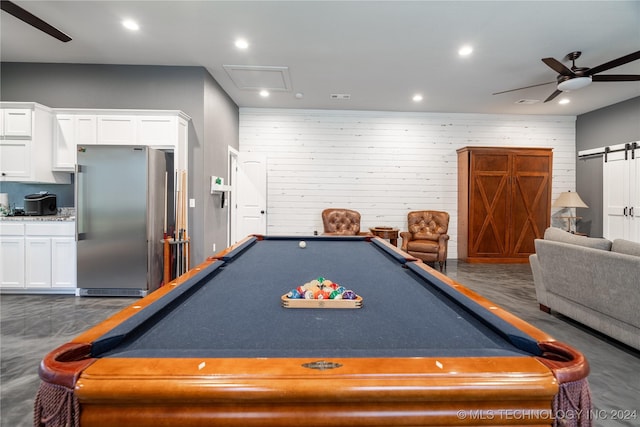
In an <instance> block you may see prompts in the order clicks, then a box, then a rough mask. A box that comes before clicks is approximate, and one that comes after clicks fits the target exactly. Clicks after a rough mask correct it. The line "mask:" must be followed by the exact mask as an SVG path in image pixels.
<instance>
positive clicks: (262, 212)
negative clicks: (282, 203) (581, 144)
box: [260, 208, 626, 215]
mask: <svg viewBox="0 0 640 427" xmlns="http://www.w3.org/2000/svg"><path fill="white" fill-rule="evenodd" d="M625 209H626V208H625ZM260 213H261V214H262V215H264V211H260Z"/></svg>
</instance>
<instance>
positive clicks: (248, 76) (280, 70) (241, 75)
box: [222, 65, 291, 92]
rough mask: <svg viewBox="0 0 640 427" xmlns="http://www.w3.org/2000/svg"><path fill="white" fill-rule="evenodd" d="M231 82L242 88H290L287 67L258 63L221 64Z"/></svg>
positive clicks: (276, 89)
mask: <svg viewBox="0 0 640 427" xmlns="http://www.w3.org/2000/svg"><path fill="white" fill-rule="evenodd" d="M222 67H223V68H224V69H225V71H226V72H227V74H229V77H230V78H231V80H232V81H233V83H234V84H235V85H236V86H237V87H238V89H242V90H262V89H266V90H269V91H281V92H288V91H290V90H291V78H290V77H289V67H276V66H260V65H223V66H222Z"/></svg>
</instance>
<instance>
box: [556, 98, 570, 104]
mask: <svg viewBox="0 0 640 427" xmlns="http://www.w3.org/2000/svg"><path fill="white" fill-rule="evenodd" d="M570 102H571V101H570V100H569V99H567V98H562V99H561V100H560V101H558V104H560V105H565V104H568V103H570Z"/></svg>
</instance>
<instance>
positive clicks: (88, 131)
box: [53, 114, 97, 172]
mask: <svg viewBox="0 0 640 427" xmlns="http://www.w3.org/2000/svg"><path fill="white" fill-rule="evenodd" d="M54 129H55V135H54V138H53V143H54V150H53V168H54V169H55V170H66V171H70V172H73V171H74V169H75V164H76V152H77V146H78V145H88V144H95V143H96V140H97V131H96V129H97V125H96V116H92V115H84V114H56V120H55V123H54Z"/></svg>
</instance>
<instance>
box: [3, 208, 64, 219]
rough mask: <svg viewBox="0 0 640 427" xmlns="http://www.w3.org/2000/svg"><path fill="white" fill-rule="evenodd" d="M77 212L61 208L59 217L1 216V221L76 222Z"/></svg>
mask: <svg viewBox="0 0 640 427" xmlns="http://www.w3.org/2000/svg"><path fill="white" fill-rule="evenodd" d="M75 220H76V210H75V209H74V208H60V209H58V214H57V215H42V216H30V215H29V216H26V215H24V216H23V215H21V216H0V221H15V222H27V221H75Z"/></svg>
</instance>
